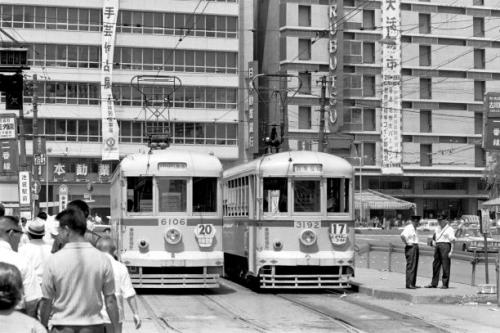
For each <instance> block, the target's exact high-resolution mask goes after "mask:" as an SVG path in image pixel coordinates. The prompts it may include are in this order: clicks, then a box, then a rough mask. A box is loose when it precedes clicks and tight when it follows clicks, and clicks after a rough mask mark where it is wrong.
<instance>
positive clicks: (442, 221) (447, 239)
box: [426, 215, 456, 289]
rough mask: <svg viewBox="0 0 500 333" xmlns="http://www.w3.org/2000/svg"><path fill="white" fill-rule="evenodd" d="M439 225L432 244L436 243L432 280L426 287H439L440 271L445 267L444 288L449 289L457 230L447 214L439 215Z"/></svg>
mask: <svg viewBox="0 0 500 333" xmlns="http://www.w3.org/2000/svg"><path fill="white" fill-rule="evenodd" d="M437 220H438V223H439V227H438V228H437V229H436V231H435V232H434V236H433V237H432V244H433V245H434V261H433V262H432V282H431V284H430V285H428V286H426V288H437V285H438V282H439V273H440V271H441V266H442V267H443V276H442V281H443V285H442V286H441V288H442V289H448V285H449V283H450V266H451V260H450V257H451V254H452V253H453V245H454V243H455V239H456V238H455V230H453V228H452V227H451V226H450V225H449V223H448V220H447V219H446V216H444V215H438V217H437Z"/></svg>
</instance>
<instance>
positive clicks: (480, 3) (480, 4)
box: [472, 0, 484, 6]
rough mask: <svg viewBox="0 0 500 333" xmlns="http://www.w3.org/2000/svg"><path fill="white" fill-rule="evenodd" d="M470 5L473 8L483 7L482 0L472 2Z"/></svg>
mask: <svg viewBox="0 0 500 333" xmlns="http://www.w3.org/2000/svg"><path fill="white" fill-rule="evenodd" d="M472 5H473V6H484V0H473V1H472Z"/></svg>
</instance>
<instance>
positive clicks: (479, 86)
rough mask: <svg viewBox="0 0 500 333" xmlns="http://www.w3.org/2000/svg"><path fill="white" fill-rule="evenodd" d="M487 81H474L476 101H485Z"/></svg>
mask: <svg viewBox="0 0 500 333" xmlns="http://www.w3.org/2000/svg"><path fill="white" fill-rule="evenodd" d="M485 85H486V82H485V81H474V100H475V101H483V100H484V91H485Z"/></svg>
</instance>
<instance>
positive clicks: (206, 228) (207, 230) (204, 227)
mask: <svg viewBox="0 0 500 333" xmlns="http://www.w3.org/2000/svg"><path fill="white" fill-rule="evenodd" d="M214 231H215V229H214V225H213V224H198V225H197V226H196V234H197V235H200V236H211V235H212V233H213V232H214Z"/></svg>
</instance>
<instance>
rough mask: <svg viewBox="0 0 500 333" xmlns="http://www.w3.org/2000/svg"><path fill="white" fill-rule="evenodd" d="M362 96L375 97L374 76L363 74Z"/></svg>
mask: <svg viewBox="0 0 500 333" xmlns="http://www.w3.org/2000/svg"><path fill="white" fill-rule="evenodd" d="M363 96H365V97H375V76H368V75H364V76H363Z"/></svg>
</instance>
